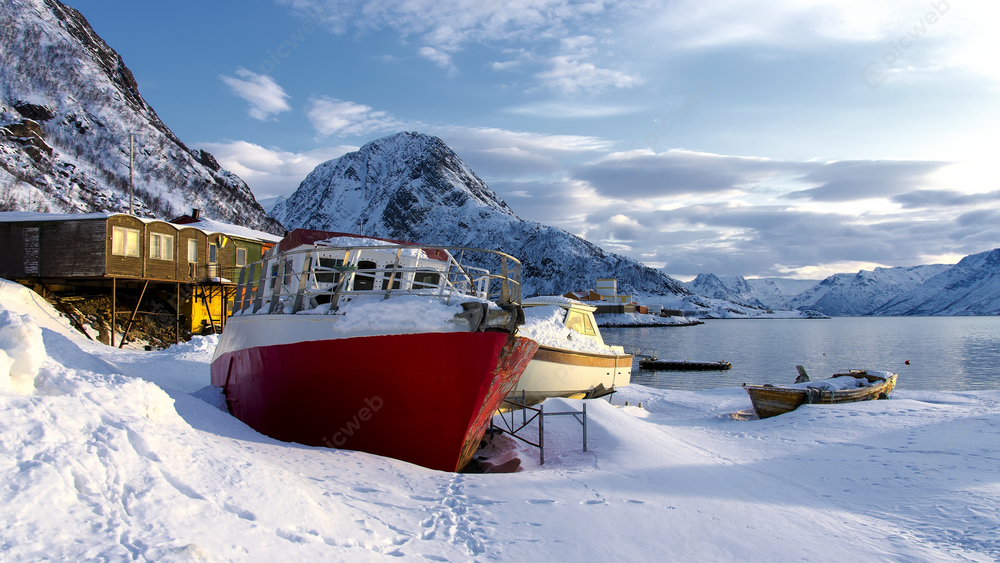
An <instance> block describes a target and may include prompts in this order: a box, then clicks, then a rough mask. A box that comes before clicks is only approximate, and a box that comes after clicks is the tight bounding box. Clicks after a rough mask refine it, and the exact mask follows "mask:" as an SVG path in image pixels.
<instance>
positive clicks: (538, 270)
mask: <svg viewBox="0 0 1000 563" xmlns="http://www.w3.org/2000/svg"><path fill="white" fill-rule="evenodd" d="M271 216H272V217H274V218H276V219H278V220H279V221H281V222H282V224H284V225H285V226H286V227H288V228H290V229H294V228H308V229H319V230H325V231H340V232H358V231H359V230H361V229H363V232H364V233H365V234H369V235H374V236H380V237H385V238H391V239H397V240H410V241H415V242H423V243H427V244H440V245H453V246H471V247H478V248H488V249H493V250H499V251H502V252H506V253H508V254H511V255H513V256H515V257H516V258H518V259H519V260H521V261H522V264H523V265H524V278H525V294H526V295H528V294H531V293H536V292H537V293H541V294H553V293H555V294H562V293H565V292H566V291H570V290H573V289H581V288H587V287H593V285H594V282H595V280H596V279H597V278H607V277H613V278H616V279H618V285H619V288H622V291H623V292H626V293H627V292H643V293H646V294H655V295H668V294H669V295H674V294H678V293H679V294H686V293H687V290H686V289H684V287H683V286H682V285H681V284H680V282H678V281H677V280H674V279H673V278H670V277H669V276H666V275H665V274H663V273H662V272H659V271H657V270H654V269H652V268H649V267H647V266H644V265H642V264H640V263H638V262H636V261H634V260H631V259H629V258H626V257H622V256H618V255H615V254H609V253H607V252H605V251H603V250H602V249H600V248H598V247H597V246H595V245H593V244H591V243H589V242H587V241H585V240H583V239H581V238H579V237H577V236H574V235H572V234H570V233H567V232H566V231H563V230H562V229H557V228H555V227H548V226H545V225H541V224H539V223H535V222H531V221H523V220H522V219H520V218H519V217H518V216H517V215H516V214H515V213H514V211H513V210H512V209H511V208H510V207H509V206H508V205H507V203H506V202H504V201H503V199H501V198H500V196H498V195H497V194H496V193H495V192H494V191H493V190H491V189H490V188H489V186H487V185H486V183H485V182H483V180H482V179H481V178H479V176H477V175H476V173H475V172H473V170H472V169H471V168H470V167H469V166H468V165H467V164H465V162H463V161H462V159H461V158H459V156H458V155H457V154H455V152H454V151H453V150H452V149H451V148H450V147H448V145H447V144H445V142H444V141H442V140H441V139H439V138H437V137H435V136H433V135H425V134H421V133H416V132H401V133H396V134H394V135H389V136H387V137H383V138H381V139H376V140H374V141H372V142H370V143H367V144H365V145H364V146H363V147H361V148H360V149H359V150H358V151H356V152H352V153H348V154H345V155H344V156H341V157H340V158H338V159H335V160H331V161H328V162H325V163H323V164H320V165H319V166H317V167H316V169H315V170H313V171H312V172H311V173H310V174H309V175H308V176H307V177H306V179H305V180H303V181H302V184H301V185H299V188H298V189H297V190H296V191H295V193H293V194H292V195H291V196H290V197H289V198H288V199H287V200H285V201H282V202H280V203H278V204H277V205H275V207H274V209H273V210H272V211H271Z"/></svg>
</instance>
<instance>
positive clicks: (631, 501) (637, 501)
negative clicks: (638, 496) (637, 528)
mask: <svg viewBox="0 0 1000 563" xmlns="http://www.w3.org/2000/svg"><path fill="white" fill-rule="evenodd" d="M625 502H628V503H631V504H646V501H644V500H635V499H634V498H630V499H626V500H625Z"/></svg>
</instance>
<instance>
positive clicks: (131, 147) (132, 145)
mask: <svg viewBox="0 0 1000 563" xmlns="http://www.w3.org/2000/svg"><path fill="white" fill-rule="evenodd" d="M132 137H133V135H132V133H129V134H128V214H129V215H135V211H134V210H133V209H132V200H133V198H132V161H134V160H135V159H134V158H133V156H132V155H133V153H134V152H135V141H134V140H133V138H132Z"/></svg>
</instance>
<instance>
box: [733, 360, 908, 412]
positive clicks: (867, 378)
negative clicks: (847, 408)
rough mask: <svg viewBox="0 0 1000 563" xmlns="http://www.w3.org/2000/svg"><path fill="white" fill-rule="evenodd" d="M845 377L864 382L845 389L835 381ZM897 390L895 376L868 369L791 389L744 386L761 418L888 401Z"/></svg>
mask: <svg viewBox="0 0 1000 563" xmlns="http://www.w3.org/2000/svg"><path fill="white" fill-rule="evenodd" d="M841 377H853V378H855V379H857V380H863V381H861V382H860V383H855V385H857V384H860V385H862V386H861V387H848V388H843V387H844V386H843V385H842V383H844V381H843V380H841V381H839V382H838V381H833V380H835V379H836V378H841ZM895 387H896V374H895V373H890V372H887V371H866V370H851V371H850V372H848V373H838V374H835V375H833V376H831V377H830V378H829V379H821V380H818V381H814V382H811V383H798V384H795V385H787V386H774V385H770V384H768V385H747V384H746V383H744V384H743V388H744V389H746V392H747V393H748V394H749V395H750V401H751V402H752V403H753V410H754V412H756V413H757V416H758V417H759V418H768V417H772V416H777V415H779V414H784V413H786V412H790V411H793V410H795V409H797V408H799V405H808V404H819V405H831V404H837V403H853V402H857V401H870V400H873V399H888V398H889V394H890V393H892V390H893V388H895Z"/></svg>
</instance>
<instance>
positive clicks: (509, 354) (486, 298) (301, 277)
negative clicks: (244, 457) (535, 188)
mask: <svg viewBox="0 0 1000 563" xmlns="http://www.w3.org/2000/svg"><path fill="white" fill-rule="evenodd" d="M456 256H458V258H456ZM470 258H473V259H474V260H477V262H478V263H480V264H496V265H498V266H499V270H500V272H499V273H497V274H491V273H490V272H489V271H487V270H485V269H483V268H476V267H471V266H469V265H468V262H469V259H470ZM462 261H464V262H466V263H465V264H463V263H462ZM520 268H521V265H520V262H518V261H517V260H516V259H515V258H513V257H512V256H508V255H506V254H503V253H500V252H495V251H490V250H480V249H455V248H448V247H432V246H424V245H416V244H413V243H406V242H402V241H389V240H384V239H377V238H373V237H361V236H359V235H349V234H344V233H329V232H322V231H308V230H303V229H299V230H296V231H294V232H292V233H291V234H290V235H289V236H287V237H285V239H283V240H282V241H281V243H279V244H278V246H276V247H275V249H274V250H272V252H271V253H270V254H269V256H268V257H266V258H265V259H263V260H262V261H261V262H258V263H255V264H251V265H249V266H247V267H246V268H245V269H244V271H243V272H242V273H241V274H240V284H239V289H238V291H237V300H236V303H235V307H234V310H235V312H234V314H233V316H232V317H231V318H230V319H229V321H228V322H227V323H226V328H225V330H224V331H223V333H222V336H221V337H220V340H219V346H218V348H217V349H216V351H215V356H214V358H213V359H212V384H213V385H217V386H220V387H222V388H223V392H224V393H225V395H226V400H227V402H228V404H229V410H230V412H231V413H232V414H233V415H234V416H236V417H237V418H239V419H240V420H242V421H243V422H245V423H246V424H248V425H249V426H250V427H252V428H254V429H255V430H257V431H259V432H261V433H262V434H266V435H268V436H271V437H273V438H276V439H278V440H283V441H288V442H299V443H302V444H307V445H312V446H328V447H336V448H342V449H351V450H360V451H364V452H369V453H373V454H378V455H383V456H388V457H393V458H397V459H401V460H404V461H408V462H411V463H415V464H417V465H422V466H424V467H429V468H431V469H438V470H442V471H458V470H460V469H461V468H462V467H463V466H464V465H465V464H466V463H467V462H468V461H469V459H471V457H472V455H473V453H474V452H475V451H476V449H477V447H478V445H479V441H480V438H481V437H482V434H483V432H484V431H485V429H486V428H487V427H488V426H489V422H490V418H491V416H492V415H493V413H494V411H495V410H496V409H497V407H498V406H499V405H500V403H501V402H502V400H503V398H504V397H505V396H506V395H507V394H508V393H509V392H510V391H511V389H512V388H513V387H514V385H515V384H516V383H517V381H518V378H519V377H520V376H521V373H522V372H523V371H524V368H525V366H527V365H528V362H529V361H530V360H531V357H532V356H533V355H534V353H535V351H536V350H537V348H538V344H537V343H536V342H534V341H533V340H531V339H529V338H524V337H521V336H517V335H516V330H517V325H518V323H519V322H523V319H524V316H523V312H522V311H521V309H520V295H521V289H520V287H521V286H520ZM261 272H263V275H261Z"/></svg>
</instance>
